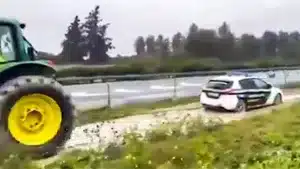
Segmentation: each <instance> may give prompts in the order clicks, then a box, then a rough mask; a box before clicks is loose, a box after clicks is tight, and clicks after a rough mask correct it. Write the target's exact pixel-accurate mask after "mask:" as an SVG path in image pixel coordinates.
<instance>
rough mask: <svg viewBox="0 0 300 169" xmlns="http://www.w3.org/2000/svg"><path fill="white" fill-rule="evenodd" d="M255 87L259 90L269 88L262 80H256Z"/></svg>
mask: <svg viewBox="0 0 300 169" xmlns="http://www.w3.org/2000/svg"><path fill="white" fill-rule="evenodd" d="M254 82H255V85H256V86H257V87H258V88H259V89H267V88H268V84H267V83H266V82H264V81H263V80H260V79H254Z"/></svg>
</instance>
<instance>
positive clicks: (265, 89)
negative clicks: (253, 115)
mask: <svg viewBox="0 0 300 169" xmlns="http://www.w3.org/2000/svg"><path fill="white" fill-rule="evenodd" d="M253 81H254V83H255V85H256V87H257V90H258V93H259V94H260V95H261V97H260V101H259V102H258V103H257V104H261V105H263V104H266V102H267V100H268V98H269V97H270V95H271V88H270V86H269V85H268V83H266V82H265V81H263V80H262V79H258V78H255V79H253Z"/></svg>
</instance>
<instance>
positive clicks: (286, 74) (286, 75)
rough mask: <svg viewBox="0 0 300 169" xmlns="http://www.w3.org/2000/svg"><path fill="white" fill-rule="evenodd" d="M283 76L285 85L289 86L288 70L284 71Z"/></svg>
mask: <svg viewBox="0 0 300 169" xmlns="http://www.w3.org/2000/svg"><path fill="white" fill-rule="evenodd" d="M283 75H284V85H286V84H287V77H288V72H287V71H286V70H283Z"/></svg>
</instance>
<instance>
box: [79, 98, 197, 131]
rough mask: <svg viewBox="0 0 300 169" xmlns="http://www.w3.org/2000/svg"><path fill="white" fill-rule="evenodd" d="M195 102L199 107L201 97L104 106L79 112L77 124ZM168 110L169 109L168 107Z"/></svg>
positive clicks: (150, 112)
mask: <svg viewBox="0 0 300 169" xmlns="http://www.w3.org/2000/svg"><path fill="white" fill-rule="evenodd" d="M193 103H196V105H195V104H194V106H193V108H195V106H196V108H199V107H200V104H199V97H186V98H179V99H176V100H172V99H166V100H162V101H158V102H154V103H138V104H129V105H128V104H127V105H122V106H119V107H117V108H108V107H103V108H100V109H90V110H87V111H82V112H79V113H78V115H77V118H76V120H77V125H78V126H80V125H84V124H88V123H94V122H102V121H107V120H113V119H118V118H122V117H127V116H134V115H142V114H155V113H156V112H157V111H159V112H161V111H164V110H163V109H164V108H170V107H175V108H176V106H182V105H187V104H193ZM166 110H168V109H166Z"/></svg>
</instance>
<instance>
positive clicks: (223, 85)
mask: <svg viewBox="0 0 300 169" xmlns="http://www.w3.org/2000/svg"><path fill="white" fill-rule="evenodd" d="M232 84H233V82H232V81H225V80H210V81H209V82H208V83H207V85H206V87H207V88H210V89H217V90H225V89H229V88H231V86H232Z"/></svg>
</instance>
